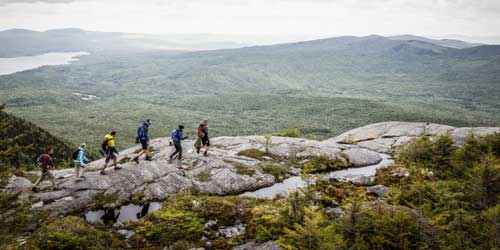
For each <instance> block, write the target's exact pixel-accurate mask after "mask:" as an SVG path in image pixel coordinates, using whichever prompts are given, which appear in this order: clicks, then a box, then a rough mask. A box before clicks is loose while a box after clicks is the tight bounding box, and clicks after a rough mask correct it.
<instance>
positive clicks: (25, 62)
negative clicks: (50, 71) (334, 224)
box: [0, 52, 90, 75]
mask: <svg viewBox="0 0 500 250" xmlns="http://www.w3.org/2000/svg"><path fill="white" fill-rule="evenodd" d="M86 55H90V54H89V53H87V52H63V53H45V54H41V55H36V56H21V57H13V58H0V75H10V74H13V73H17V72H21V71H25V70H30V69H36V68H39V67H42V66H49V65H63V64H70V63H71V62H75V61H78V60H79V59H78V57H80V56H86Z"/></svg>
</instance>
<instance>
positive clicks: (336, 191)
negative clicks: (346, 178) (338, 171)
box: [311, 180, 366, 206]
mask: <svg viewBox="0 0 500 250" xmlns="http://www.w3.org/2000/svg"><path fill="white" fill-rule="evenodd" d="M311 189H312V191H313V192H321V195H320V196H316V197H315V200H316V201H317V202H319V203H320V204H323V205H324V206H331V204H332V201H336V202H339V203H342V201H343V200H345V199H346V198H348V197H351V196H353V195H361V194H363V193H365V192H366V188H365V187H359V186H356V185H355V184H353V183H350V182H342V181H325V180H320V181H317V182H316V183H315V184H314V185H312V187H311Z"/></svg>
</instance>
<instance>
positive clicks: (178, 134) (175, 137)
mask: <svg viewBox="0 0 500 250" xmlns="http://www.w3.org/2000/svg"><path fill="white" fill-rule="evenodd" d="M183 130H184V126H182V125H179V127H178V128H176V129H174V130H173V131H172V141H173V142H174V147H175V151H174V152H173V153H172V154H170V159H169V161H170V162H172V159H173V158H174V156H175V155H176V154H179V156H178V158H177V159H178V161H179V162H180V161H181V160H182V145H181V141H182V140H185V139H187V136H184V135H183V134H182V131H183Z"/></svg>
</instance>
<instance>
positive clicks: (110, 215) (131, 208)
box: [83, 202, 161, 224]
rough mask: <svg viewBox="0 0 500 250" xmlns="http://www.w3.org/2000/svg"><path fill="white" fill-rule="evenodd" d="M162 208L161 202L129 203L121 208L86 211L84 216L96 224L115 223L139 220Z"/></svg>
mask: <svg viewBox="0 0 500 250" xmlns="http://www.w3.org/2000/svg"><path fill="white" fill-rule="evenodd" d="M160 208H161V203H160V202H151V203H147V204H144V205H135V204H128V205H124V206H121V207H119V208H108V209H99V210H94V211H88V212H86V213H85V214H84V215H83V217H84V218H85V220H86V221H87V222H90V223H94V224H99V223H100V224H113V223H122V224H123V223H125V222H129V221H137V220H139V219H140V218H142V217H144V216H146V214H148V213H151V212H153V211H156V210H159V209H160Z"/></svg>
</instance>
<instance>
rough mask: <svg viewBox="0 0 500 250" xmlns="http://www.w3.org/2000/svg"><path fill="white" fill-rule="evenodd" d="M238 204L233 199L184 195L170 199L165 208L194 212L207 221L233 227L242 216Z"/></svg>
mask: <svg viewBox="0 0 500 250" xmlns="http://www.w3.org/2000/svg"><path fill="white" fill-rule="evenodd" d="M237 204H238V202H237V200H236V199H234V198H231V197H219V196H194V195H190V194H184V195H177V196H173V197H171V198H169V199H168V200H167V201H165V203H164V206H165V207H167V208H172V209H179V210H188V211H191V212H194V213H195V214H196V215H197V216H198V217H200V218H203V219H205V220H217V222H218V224H219V225H232V224H234V222H235V221H236V220H237V218H238V217H240V216H241V213H240V211H239V209H238V206H237Z"/></svg>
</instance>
